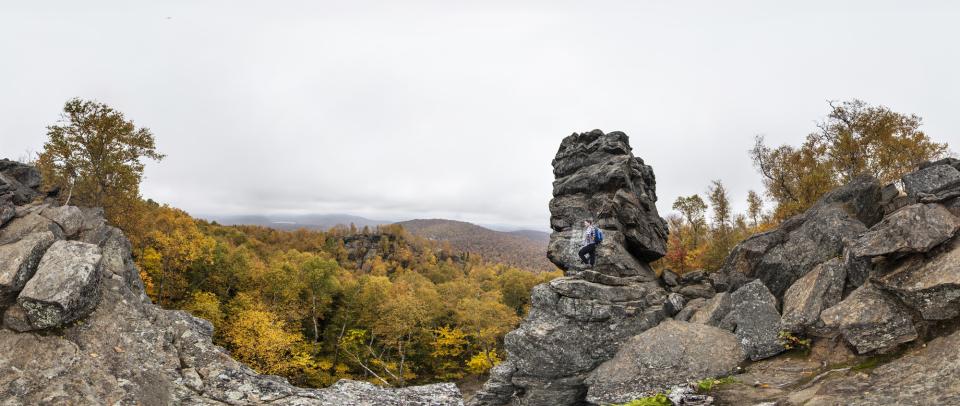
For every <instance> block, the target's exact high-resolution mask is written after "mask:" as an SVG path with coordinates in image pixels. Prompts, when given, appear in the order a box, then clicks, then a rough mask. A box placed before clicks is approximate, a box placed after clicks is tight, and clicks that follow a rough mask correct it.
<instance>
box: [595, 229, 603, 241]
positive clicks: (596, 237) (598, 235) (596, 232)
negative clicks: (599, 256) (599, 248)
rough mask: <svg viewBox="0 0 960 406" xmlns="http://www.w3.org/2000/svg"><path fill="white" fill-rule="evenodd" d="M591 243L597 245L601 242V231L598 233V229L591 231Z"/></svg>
mask: <svg viewBox="0 0 960 406" xmlns="http://www.w3.org/2000/svg"><path fill="white" fill-rule="evenodd" d="M593 241H594V242H595V243H597V244H600V243H602V242H603V231H600V228H599V227H598V228H594V229H593Z"/></svg>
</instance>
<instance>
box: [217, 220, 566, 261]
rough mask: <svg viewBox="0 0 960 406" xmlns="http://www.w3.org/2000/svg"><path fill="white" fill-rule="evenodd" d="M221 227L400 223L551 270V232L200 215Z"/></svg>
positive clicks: (442, 223)
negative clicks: (547, 254)
mask: <svg viewBox="0 0 960 406" xmlns="http://www.w3.org/2000/svg"><path fill="white" fill-rule="evenodd" d="M200 217H202V218H206V219H208V220H211V221H216V222H217V223H220V224H223V225H257V226H263V227H270V228H276V229H278V230H296V229H299V228H306V229H310V230H328V229H330V228H332V227H335V226H338V225H344V226H348V225H350V224H353V225H355V226H357V227H358V228H362V227H364V226H368V227H376V226H378V225H381V224H399V225H401V226H403V228H405V229H406V230H407V231H409V232H410V233H411V234H413V235H416V236H419V237H423V238H429V239H432V240H437V241H447V242H449V243H450V246H451V247H453V248H454V249H457V250H460V251H464V252H472V253H476V254H480V255H481V256H483V257H484V258H485V259H487V260H488V261H493V262H500V263H503V264H507V265H511V266H516V267H520V268H525V269H529V270H534V271H553V270H555V269H556V267H555V266H554V265H553V263H551V262H550V261H549V260H548V259H547V257H546V252H547V245H548V244H549V242H550V233H547V232H544V231H537V230H514V231H496V230H491V229H490V228H487V227H483V226H480V225H476V224H473V223H468V222H464V221H456V220H445V219H417V220H408V221H400V222H397V223H393V222H390V221H380V220H372V219H368V218H365V217H360V216H353V215H348V214H293V215H234V216H200Z"/></svg>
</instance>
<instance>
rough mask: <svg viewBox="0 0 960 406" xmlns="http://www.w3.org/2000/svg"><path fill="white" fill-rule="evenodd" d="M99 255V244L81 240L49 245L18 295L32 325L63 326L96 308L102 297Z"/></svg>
mask: <svg viewBox="0 0 960 406" xmlns="http://www.w3.org/2000/svg"><path fill="white" fill-rule="evenodd" d="M100 258H101V254H100V247H98V246H96V245H93V244H88V243H84V242H79V241H57V242H55V243H53V244H52V245H51V246H50V248H49V249H47V252H46V253H44V255H43V258H41V259H40V264H39V266H38V267H37V271H36V273H35V274H34V276H33V278H31V279H30V280H29V281H28V282H27V284H26V286H24V288H23V290H22V291H21V292H20V295H19V296H18V297H17V305H16V306H17V307H20V308H21V309H22V310H23V313H24V314H25V315H26V317H27V321H28V323H29V324H30V326H31V329H46V328H51V327H58V326H62V325H64V324H66V323H69V322H72V321H74V320H77V319H79V318H81V317H83V316H86V315H87V314H89V313H90V312H91V311H93V309H94V308H95V307H96V305H97V304H98V303H99V301H100V290H99V289H98V285H99V282H100Z"/></svg>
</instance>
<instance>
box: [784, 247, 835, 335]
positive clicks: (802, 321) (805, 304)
mask: <svg viewBox="0 0 960 406" xmlns="http://www.w3.org/2000/svg"><path fill="white" fill-rule="evenodd" d="M846 275H847V268H846V266H845V264H844V262H843V260H841V259H840V258H834V259H831V260H829V261H827V262H824V263H822V264H820V265H817V267H816V268H814V269H813V271H811V272H810V273H808V274H806V275H804V276H803V277H802V278H800V279H799V280H797V282H796V283H794V284H793V286H791V287H790V289H787V293H786V294H785V295H784V296H783V317H782V318H781V320H780V324H781V328H782V329H783V330H787V331H790V332H793V333H800V334H806V333H807V332H808V330H809V329H811V328H815V327H817V322H819V321H820V312H822V311H824V310H826V309H828V308H830V307H832V306H834V305H836V304H837V303H839V302H840V297H841V296H842V295H843V286H844V281H845V279H846Z"/></svg>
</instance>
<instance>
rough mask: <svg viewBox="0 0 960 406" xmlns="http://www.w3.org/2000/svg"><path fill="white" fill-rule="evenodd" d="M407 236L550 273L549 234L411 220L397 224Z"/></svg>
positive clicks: (456, 222)
mask: <svg viewBox="0 0 960 406" xmlns="http://www.w3.org/2000/svg"><path fill="white" fill-rule="evenodd" d="M396 224H399V225H402V226H403V228H405V229H406V230H407V231H409V232H410V233H412V234H414V235H416V236H420V237H424V238H429V239H433V240H441V241H448V242H450V245H451V246H453V248H455V249H458V250H462V251H466V252H475V253H478V254H480V255H482V256H483V258H484V259H486V260H488V261H493V262H501V263H504V264H507V265H512V266H517V267H521V268H527V269H533V270H537V271H553V270H556V266H554V265H553V263H551V262H550V260H548V259H547V243H549V241H550V234H548V233H545V232H543V231H533V230H519V231H510V232H503V231H494V230H491V229H488V228H484V227H481V226H478V225H476V224H472V223H467V222H463V221H455V220H442V219H430V220H410V221H401V222H399V223H396Z"/></svg>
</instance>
